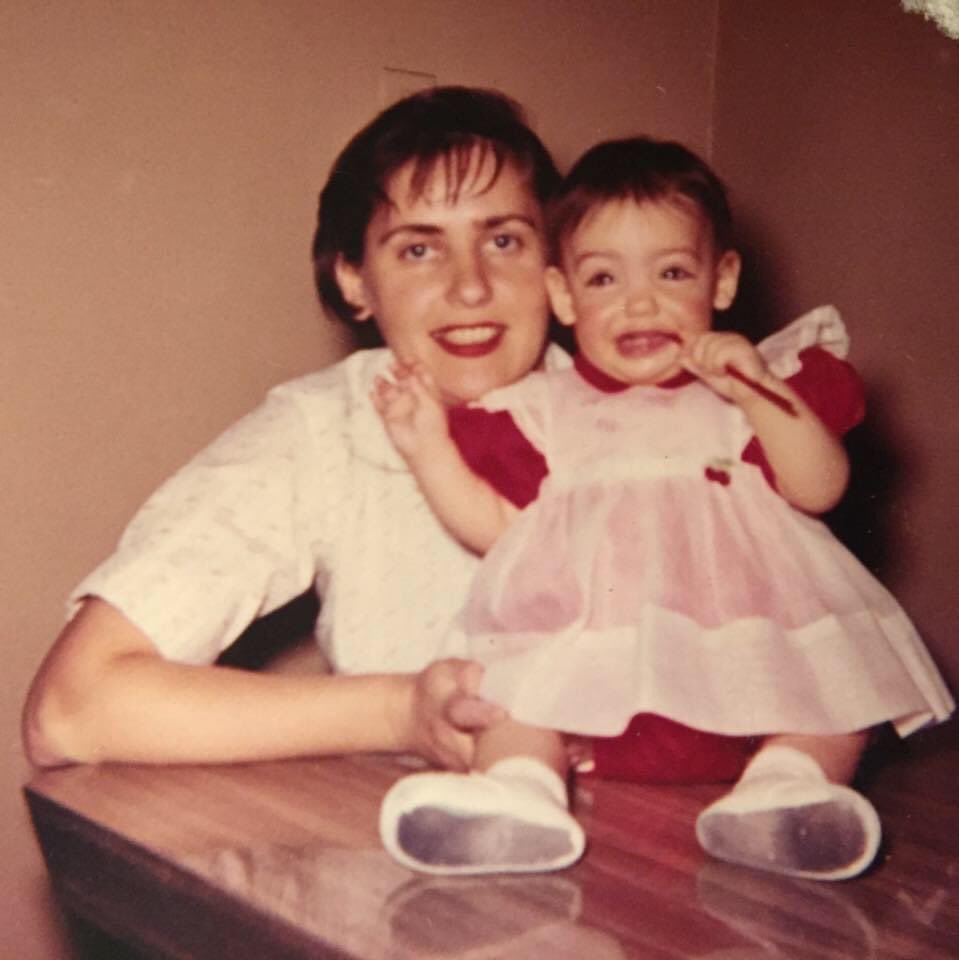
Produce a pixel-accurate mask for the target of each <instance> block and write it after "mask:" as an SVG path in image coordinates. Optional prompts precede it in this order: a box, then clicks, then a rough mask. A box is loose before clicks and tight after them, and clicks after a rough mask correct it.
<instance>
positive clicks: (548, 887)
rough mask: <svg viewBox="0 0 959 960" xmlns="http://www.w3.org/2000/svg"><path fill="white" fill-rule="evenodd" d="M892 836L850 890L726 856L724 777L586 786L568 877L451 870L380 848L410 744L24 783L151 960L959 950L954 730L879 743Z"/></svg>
mask: <svg viewBox="0 0 959 960" xmlns="http://www.w3.org/2000/svg"><path fill="white" fill-rule="evenodd" d="M878 759H879V762H878V763H876V764H874V767H873V769H872V770H871V771H870V772H869V776H868V783H867V787H868V792H869V795H870V796H871V798H872V799H873V801H874V803H875V804H876V807H877V809H878V810H879V812H880V815H881V816H882V819H883V825H884V831H885V839H884V846H883V851H882V854H881V856H880V858H879V860H878V861H877V863H876V865H875V867H874V868H873V869H872V870H871V871H870V872H869V873H867V874H866V875H865V876H863V877H860V878H858V879H856V880H853V881H847V882H843V883H832V884H825V883H813V882H810V881H797V880H790V879H784V878H778V877H774V876H770V875H767V874H760V873H757V872H752V871H749V870H744V869H739V868H736V867H732V866H728V865H726V864H722V863H718V862H715V861H713V860H710V859H709V858H708V857H707V856H706V855H704V854H703V853H702V852H701V851H700V850H699V848H698V846H697V845H696V842H695V838H694V836H693V821H694V819H695V816H696V813H697V812H698V811H699V810H700V809H701V808H702V806H703V805H704V804H706V803H707V802H709V801H710V800H712V799H713V798H714V797H716V796H718V795H719V793H720V792H721V791H722V789H723V788H722V787H719V786H683V787H675V786H670V787H647V786H637V785H632V784H620V783H612V782H599V781H591V780H588V779H584V780H581V781H580V783H579V784H578V785H577V788H576V792H575V801H576V814H577V816H578V817H579V818H580V820H581V822H582V823H583V825H584V827H585V829H586V831H587V834H588V836H589V838H590V846H589V850H588V852H587V855H586V857H585V858H584V859H583V861H582V862H581V863H579V864H578V865H576V866H575V867H573V868H572V869H570V870H567V871H564V872H562V873H557V874H540V875H531V876H520V877H508V876H502V877H493V878H484V879H462V878H457V879H435V878H428V877H423V876H418V875H416V874H413V873H410V872H409V871H407V870H405V869H404V868H402V867H400V866H398V865H396V864H395V863H393V861H391V860H390V859H389V857H388V856H387V855H386V854H385V853H384V852H383V851H382V849H381V848H380V844H379V840H378V837H377V833H376V814H377V806H378V802H379V799H380V797H381V796H382V795H383V792H384V791H385V790H386V788H387V787H388V785H389V784H390V783H391V782H392V781H393V780H394V779H395V778H396V777H398V776H400V775H402V774H403V773H404V772H406V769H407V768H406V767H404V766H403V765H402V764H401V763H400V762H399V761H397V760H396V759H391V758H386V757H354V758H349V759H343V758H333V759H322V760H302V761H286V762H281V763H263V764H251V765H235V766H224V767H213V766H209V767H160V768H157V767H143V766H121V765H105V766H100V767H73V768H67V769H62V770H54V771H48V772H44V773H42V774H40V775H38V776H37V777H36V778H35V779H34V780H33V781H32V782H31V783H30V784H29V785H28V786H27V788H26V797H27V801H28V803H29V805H30V810H31V813H32V816H33V820H34V824H35V827H36V831H37V836H38V839H39V842H40V845H41V847H42V849H43V852H44V856H45V857H46V860H47V864H48V867H49V871H50V875H51V879H52V882H53V884H54V886H55V888H56V891H57V893H58V897H59V900H60V902H61V903H62V904H63V906H64V907H65V908H66V909H67V910H68V911H69V912H71V913H73V914H75V915H76V916H79V917H81V918H84V919H85V920H88V921H90V922H92V923H94V924H95V925H97V926H98V927H99V928H101V929H103V930H104V931H106V932H107V933H109V934H110V935H111V936H113V937H116V938H118V939H119V940H122V941H124V942H126V943H129V944H131V945H133V946H134V947H135V948H136V949H137V950H139V951H142V953H143V955H146V956H151V957H152V956H157V957H182V958H206V957H211V958H212V957H217V958H219V957H230V958H231V960H232V958H245V957H250V958H254V957H255V958H259V960H264V958H273V957H277V958H286V957H337V958H362V960H400V958H434V960H440V958H453V957H456V958H461V960H479V958H496V960H512V958H523V960H529V958H539V957H543V958H548V960H567V958H568V960H574V958H575V960H621V958H643V960H657V958H711V960H760V958H789V960H805V958H820V957H825V958H836V960H840V958H842V960H848V958H855V960H860V958H863V960H866V958H923V960H947V958H949V960H953V958H956V957H959V811H957V804H956V796H957V790H959V763H957V761H959V746H957V744H956V743H955V737H954V736H952V735H951V730H950V729H949V728H940V731H934V732H933V733H932V735H930V736H926V735H919V737H918V738H914V739H913V741H910V742H909V743H907V745H905V746H895V747H894V748H893V749H892V751H891V752H890V753H888V754H885V755H881V756H879V758H878Z"/></svg>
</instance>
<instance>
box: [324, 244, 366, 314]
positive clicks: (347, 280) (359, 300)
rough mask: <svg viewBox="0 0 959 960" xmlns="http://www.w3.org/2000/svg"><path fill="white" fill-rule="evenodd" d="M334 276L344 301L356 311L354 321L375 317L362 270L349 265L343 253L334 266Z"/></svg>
mask: <svg viewBox="0 0 959 960" xmlns="http://www.w3.org/2000/svg"><path fill="white" fill-rule="evenodd" d="M333 274H334V276H335V277H336V283H337V285H338V286H339V288H340V293H341V294H343V299H344V300H345V301H346V302H347V303H348V304H349V305H350V306H351V307H353V308H354V309H355V310H356V316H355V317H354V318H353V319H354V320H369V319H370V317H372V316H373V310H372V309H371V307H370V304H369V298H368V297H367V295H366V283H365V282H364V280H363V274H362V273H361V272H360V268H359V267H357V266H355V265H354V264H352V263H349V262H348V261H347V260H346V259H345V258H344V257H343V254H342V253H341V254H339V255H338V256H337V258H336V263H334V264H333Z"/></svg>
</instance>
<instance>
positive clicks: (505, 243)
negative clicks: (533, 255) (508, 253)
mask: <svg viewBox="0 0 959 960" xmlns="http://www.w3.org/2000/svg"><path fill="white" fill-rule="evenodd" d="M493 244H494V246H495V247H496V248H497V249H498V250H511V249H512V248H513V247H518V246H519V237H517V236H514V235H513V234H512V233H498V234H496V236H495V237H493Z"/></svg>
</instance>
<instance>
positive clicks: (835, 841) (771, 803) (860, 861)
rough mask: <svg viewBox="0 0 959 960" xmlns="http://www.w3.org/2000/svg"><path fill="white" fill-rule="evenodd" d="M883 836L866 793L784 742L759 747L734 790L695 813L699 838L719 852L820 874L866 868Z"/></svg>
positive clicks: (747, 862) (842, 874)
mask: <svg viewBox="0 0 959 960" xmlns="http://www.w3.org/2000/svg"><path fill="white" fill-rule="evenodd" d="M881 836H882V828H881V827H880V824H879V816H878V814H877V813H876V811H875V809H874V808H873V806H872V804H871V803H870V802H869V801H868V800H867V799H866V798H865V797H864V796H863V795H862V794H860V793H857V792H856V791H855V790H853V789H852V788H851V787H846V786H842V785H841V784H837V783H831V782H830V781H829V780H827V779H826V777H825V775H824V774H823V772H822V770H821V768H820V767H819V765H818V764H817V763H816V761H815V760H813V759H812V758H811V757H809V756H807V755H806V754H804V753H801V752H800V751H798V750H795V749H793V748H791V747H780V746H776V747H769V748H767V749H766V750H763V751H761V753H760V754H757V756H756V758H755V759H754V760H753V762H752V763H751V764H750V766H749V767H748V768H747V769H746V771H745V772H744V774H743V777H742V779H741V780H740V781H739V783H737V784H736V786H735V787H734V788H733V790H732V791H731V792H730V793H727V794H726V795H725V796H724V797H721V798H720V799H719V800H717V801H716V802H715V803H713V804H712V805H711V806H709V807H707V808H706V809H705V810H704V811H703V812H702V813H701V814H700V815H699V817H698V818H697V820H696V838H697V840H698V841H699V844H700V846H701V847H702V848H703V849H704V850H705V851H706V852H707V853H709V854H711V855H712V856H714V857H716V858H717V859H719V860H725V861H727V862H729V863H739V864H742V865H744V866H748V867H754V868H756V869H759V870H769V871H772V872H774V873H781V874H786V875H787V876H793V877H806V878H810V879H815V880H844V879H846V878H848V877H854V876H856V875H857V874H860V873H862V872H863V870H865V869H866V868H867V867H868V866H869V865H870V864H871V863H872V861H873V860H874V859H875V857H876V852H877V851H878V849H879V841H880V838H881Z"/></svg>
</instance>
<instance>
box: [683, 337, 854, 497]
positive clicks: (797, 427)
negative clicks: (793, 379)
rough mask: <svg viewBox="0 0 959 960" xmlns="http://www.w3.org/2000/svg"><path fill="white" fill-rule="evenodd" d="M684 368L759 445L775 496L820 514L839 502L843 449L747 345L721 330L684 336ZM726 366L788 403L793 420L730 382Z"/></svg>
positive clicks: (845, 463) (845, 462)
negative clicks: (724, 403) (726, 405)
mask: <svg viewBox="0 0 959 960" xmlns="http://www.w3.org/2000/svg"><path fill="white" fill-rule="evenodd" d="M683 366H684V367H685V368H686V369H687V370H689V371H690V372H691V373H693V374H695V375H696V376H697V377H699V378H700V379H701V380H702V381H703V382H704V383H706V384H707V385H708V386H710V387H711V388H712V389H713V390H715V391H716V392H717V393H718V394H719V395H720V396H723V397H725V398H726V399H727V400H730V401H732V402H733V403H735V404H737V406H739V407H740V409H741V410H742V411H743V413H744V414H745V415H746V418H747V420H749V423H750V425H751V426H752V428H753V430H754V431H755V433H756V437H757V438H758V440H759V442H760V443H761V444H762V448H763V452H764V453H765V455H766V459H767V461H768V463H769V465H770V467H771V468H772V470H773V472H774V473H775V475H776V485H777V487H778V489H779V492H780V494H782V496H783V497H784V498H785V499H786V500H788V501H789V502H790V503H791V504H792V505H793V506H794V507H797V508H798V509H800V510H805V511H806V512H808V513H824V512H825V511H827V510H831V509H832V508H833V507H834V506H835V505H836V504H837V503H838V502H839V500H840V499H841V498H842V495H843V493H844V492H845V490H846V485H847V483H848V481H849V458H848V456H847V455H846V451H845V448H844V447H843V445H842V443H841V442H840V441H839V439H838V438H837V437H836V436H835V435H834V434H833V433H832V431H831V430H830V429H829V428H828V427H827V426H826V425H825V424H824V423H823V422H822V420H820V419H819V417H818V416H817V415H816V414H815V413H814V412H813V411H812V410H811V409H810V407H809V406H808V405H807V404H806V403H805V401H804V400H803V399H802V397H800V396H799V394H797V393H796V391H795V390H793V389H792V388H791V387H790V386H789V384H788V383H786V382H785V381H783V380H780V379H779V378H778V377H776V376H775V375H774V374H773V373H772V372H771V371H770V370H769V368H768V366H767V365H766V361H765V360H764V359H763V356H762V354H761V353H760V352H759V351H758V350H757V349H756V347H755V346H754V345H753V344H752V343H750V342H749V340H747V339H746V338H745V337H743V336H741V335H740V334H738V333H726V332H720V331H707V332H706V333H701V334H698V335H695V336H688V337H686V338H685V339H684V343H683ZM727 366H732V367H735V368H736V369H737V370H738V371H739V372H740V373H742V374H744V375H745V376H746V377H748V378H750V379H752V380H754V381H756V382H757V383H759V384H761V385H762V386H763V387H766V388H767V389H768V390H772V391H773V392H774V393H777V394H779V395H780V396H781V397H783V398H785V399H786V400H788V401H789V402H790V403H791V404H792V407H793V409H794V411H795V415H793V414H791V413H789V412H788V411H786V410H783V409H781V408H780V407H778V406H777V405H776V404H774V403H772V402H770V401H769V400H768V399H766V398H765V397H763V396H762V394H760V393H758V392H757V391H756V390H754V389H753V388H752V387H750V386H749V385H748V384H745V383H742V382H741V381H739V380H737V379H735V378H734V377H731V376H730V375H729V374H728V373H727V372H726V368H727Z"/></svg>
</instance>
